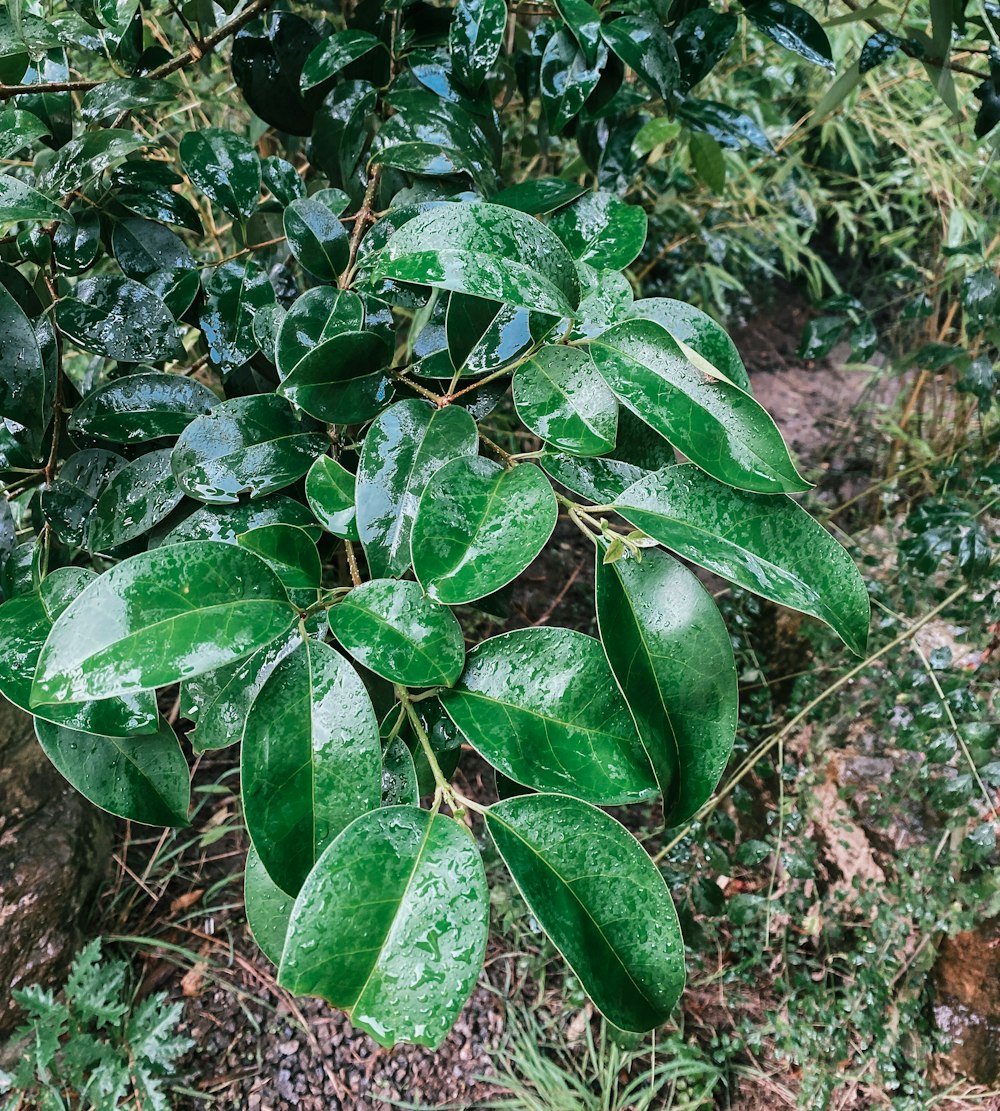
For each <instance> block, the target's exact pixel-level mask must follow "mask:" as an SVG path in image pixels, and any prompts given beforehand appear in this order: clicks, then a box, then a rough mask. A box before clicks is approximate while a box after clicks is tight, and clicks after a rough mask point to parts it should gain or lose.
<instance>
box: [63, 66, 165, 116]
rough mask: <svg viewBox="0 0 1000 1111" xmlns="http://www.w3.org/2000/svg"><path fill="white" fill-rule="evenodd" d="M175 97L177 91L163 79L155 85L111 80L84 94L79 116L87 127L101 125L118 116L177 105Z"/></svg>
mask: <svg viewBox="0 0 1000 1111" xmlns="http://www.w3.org/2000/svg"><path fill="white" fill-rule="evenodd" d="M178 95H179V90H178V87H177V86H176V85H175V84H173V82H171V81H166V80H164V79H163V78H160V79H159V80H158V81H154V80H150V79H149V78H148V77H119V78H113V79H112V80H110V81H104V82H102V83H101V84H100V85H98V86H97V87H96V88H94V89H91V90H90V91H89V92H88V93H87V95H86V96H85V97H84V98H83V104H82V106H81V108H80V115H81V116H82V117H83V118H84V119H85V120H87V121H88V122H89V123H102V122H104V121H105V120H112V119H114V118H115V117H116V116H117V115H118V114H119V112H124V111H129V112H134V111H135V110H136V109H137V108H154V107H155V106H156V105H158V104H164V103H168V102H169V101H176V100H177V97H178Z"/></svg>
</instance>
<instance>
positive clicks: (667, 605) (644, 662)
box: [591, 549, 738, 826]
mask: <svg viewBox="0 0 1000 1111" xmlns="http://www.w3.org/2000/svg"><path fill="white" fill-rule="evenodd" d="M597 621H598V627H599V628H600V631H601V640H602V642H603V644H604V651H605V652H606V654H607V657H608V661H609V662H610V664H611V670H612V671H613V672H614V674H615V677H616V679H617V682H618V686H619V687H620V688H621V691H622V694H623V695H624V696H625V701H626V702H627V703H628V705H629V708H630V709H631V711H632V716H633V717H634V719H635V722H636V725H637V727H638V729H639V735H640V737H641V738H642V742H643V745H644V746H645V749H646V752H647V753H648V755H649V760H650V762H651V763H652V765H653V767H654V769H655V770H656V778H657V781H658V783H659V786H660V790H661V791H662V793H663V799H664V803H663V807H664V822H665V824H666V825H668V826H673V825H679V824H680V823H681V822H683V821H686V820H687V819H688V818H690V817H691V816H692V815H693V814H694V813H695V812H696V811H697V810H698V808H699V807H700V806H701V805H702V803H703V802H705V801H706V799H708V798H709V796H710V795H711V794H712V792H713V791H714V790H715V788H716V785H717V784H718V782H719V779H720V778H721V777H722V773H723V771H724V770H725V767H726V762H727V761H728V759H729V754H730V752H731V751H732V748H733V740H734V738H735V736H736V719H737V710H738V697H737V689H736V662H735V660H734V658H733V648H732V643H731V641H730V639H729V632H728V631H727V629H726V626H725V622H724V621H723V620H722V616H721V615H720V613H719V611H718V608H717V607H716V605H715V602H714V601H713V600H712V596H711V595H710V594H709V593H708V591H707V590H705V588H704V587H703V586H702V585H701V583H700V582H698V580H697V578H695V576H694V575H693V574H691V572H690V571H688V570H687V569H686V568H685V567H683V566H682V565H681V564H680V563H678V562H677V561H676V560H674V559H671V558H670V556H668V555H667V554H666V553H665V552H661V551H658V550H655V549H654V550H651V551H644V552H643V553H642V562H639V561H638V560H637V559H635V558H625V559H619V560H616V561H615V562H613V563H610V564H607V563H598V565H597ZM591 801H592V802H597V801H599V800H597V799H592V800H591Z"/></svg>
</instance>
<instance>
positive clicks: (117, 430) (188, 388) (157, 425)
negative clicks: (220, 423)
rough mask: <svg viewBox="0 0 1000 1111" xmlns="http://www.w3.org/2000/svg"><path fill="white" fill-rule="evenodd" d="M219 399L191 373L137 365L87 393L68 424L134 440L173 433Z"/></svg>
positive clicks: (103, 436) (108, 437)
mask: <svg viewBox="0 0 1000 1111" xmlns="http://www.w3.org/2000/svg"><path fill="white" fill-rule="evenodd" d="M218 404H219V398H218V396H217V395H216V394H214V393H213V392H212V391H211V390H210V389H209V388H208V387H207V386H203V385H202V384H201V382H197V381H195V380H194V379H193V378H188V377H185V376H184V375H180V374H159V373H156V372H155V371H141V372H140V373H138V374H129V375H126V376H125V377H124V378H115V379H113V380H112V381H110V382H107V383H105V385H103V386H99V387H98V388H97V389H96V390H94V391H93V392H92V393H89V394H87V396H86V397H85V398H84V399H83V401H81V402H80V404H79V405H77V406H76V408H75V409H74V410H73V412H72V414H71V415H70V418H69V422H68V427H69V430H70V431H71V432H77V433H81V434H83V435H85V436H96V437H97V438H98V439H101V440H111V441H112V442H113V443H116V444H134V443H140V442H142V441H144V440H156V439H159V438H160V437H161V436H178V435H180V433H181V432H183V431H184V429H185V428H186V427H187V426H188V425H189V424H190V423H191V421H193V420H194V418H195V417H200V416H203V415H204V414H206V413H209V412H211V410H212V409H214V408H215V406H216V405H218Z"/></svg>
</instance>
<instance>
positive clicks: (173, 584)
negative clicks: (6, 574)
mask: <svg viewBox="0 0 1000 1111" xmlns="http://www.w3.org/2000/svg"><path fill="white" fill-rule="evenodd" d="M296 617H297V615H296V612H295V610H294V609H293V608H292V607H291V605H290V603H289V601H288V596H287V594H286V593H285V589H284V587H283V586H282V585H281V582H280V580H279V579H278V577H277V576H276V575H275V574H274V572H273V571H272V570H271V569H270V567H268V565H267V564H266V563H265V562H264V561H263V560H262V559H259V558H258V557H257V556H255V555H253V554H252V553H251V552H247V551H244V550H243V549H242V548H239V547H233V546H231V545H228V544H221V543H218V542H216V541H196V542H193V543H190V544H172V545H169V546H165V547H161V548H155V549H153V550H152V551H148V552H142V553H140V554H139V555H136V556H132V557H131V558H130V559H126V560H123V561H122V562H121V563H119V564H118V565H117V566H115V567H112V568H111V570H110V571H107V572H105V573H104V574H103V575H101V576H100V577H99V578H98V579H96V580H95V581H94V582H92V583H91V584H90V585H89V586H87V587H86V588H85V589H84V591H83V593H82V594H80V595H79V597H77V598H76V599H75V600H74V601H73V602H71V603H70V605H69V606H68V607H67V608H66V609H65V610H64V611H63V612H62V613H61V614H60V615H59V617H58V618H57V619H56V622H55V624H54V625H53V627H52V631H51V632H50V633H49V636H48V639H47V640H46V642H45V645H44V646H43V648H42V651H41V654H40V656H39V659H38V668H37V671H36V673H35V682H34V685H33V687H32V693H31V701H32V704H33V705H36V706H39V705H43V704H44V705H51V704H52V703H60V702H80V701H83V700H84V699H88V698H109V697H111V696H112V695H124V694H131V693H133V692H135V691H144V690H153V689H155V688H156V687H163V686H168V685H169V684H170V683H176V682H177V681H178V680H180V679H187V678H190V677H191V676H192V675H199V674H201V673H202V672H205V671H211V670H212V669H213V668H216V667H222V666H223V665H225V664H228V663H232V662H234V661H235V660H238V659H241V658H242V657H243V656H248V655H250V654H251V653H252V652H254V651H256V650H257V649H258V648H261V647H263V645H265V644H267V643H269V642H270V641H272V640H274V638H275V637H276V636H278V635H279V634H281V633H283V632H284V631H285V630H286V629H289V628H290V627H291V626H292V624H293V623H294V621H295V620H296Z"/></svg>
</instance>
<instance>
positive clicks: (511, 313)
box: [411, 293, 551, 379]
mask: <svg viewBox="0 0 1000 1111" xmlns="http://www.w3.org/2000/svg"><path fill="white" fill-rule="evenodd" d="M538 321H544V322H545V323H546V324H548V323H550V322H551V318H550V317H547V316H542V317H539V316H535V315H533V314H532V313H530V312H529V311H528V310H527V309H523V308H517V307H515V306H514V305H504V304H498V303H497V302H496V301H485V300H483V298H481V297H470V296H469V295H468V294H465V293H452V294H451V295H450V296H449V297H448V308H447V311H446V314H445V339H446V341H447V344H448V352H447V353H448V358H449V362H450V364H451V366H452V367H454V368H456V369H457V372H458V377H459V378H460V379H461V378H470V377H475V376H477V375H481V374H489V373H491V372H492V371H494V370H499V369H500V368H501V367H502V366H504V365H505V364H506V363H510V362H512V361H513V360H514V359H516V358H518V357H519V356H521V355H523V354H524V353H525V352H526V351H527V350H528V348H529V347H531V346H532V345H533V344H534V343H535V337H534V336H533V335H532V326H533V324H534V323H537V322H538ZM426 361H427V360H425V362H426ZM413 369H414V368H413V366H412V364H411V370H413ZM428 370H429V368H428ZM428 370H425V367H420V368H419V370H417V371H415V373H421V374H422V373H426V372H428ZM431 376H432V377H433V375H431ZM449 376H450V372H449Z"/></svg>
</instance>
